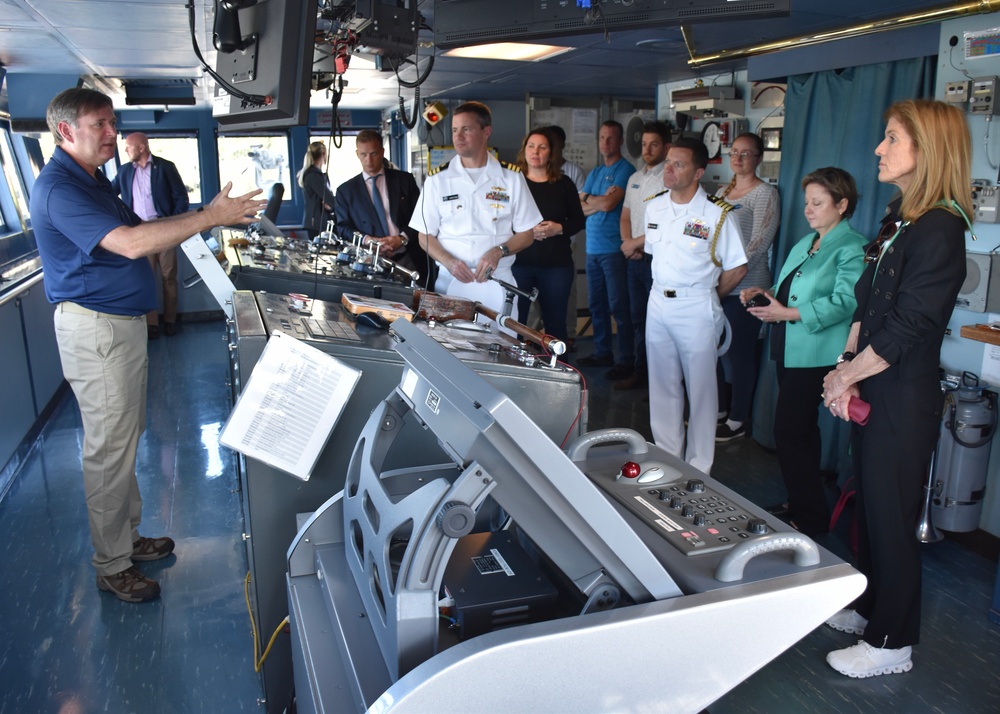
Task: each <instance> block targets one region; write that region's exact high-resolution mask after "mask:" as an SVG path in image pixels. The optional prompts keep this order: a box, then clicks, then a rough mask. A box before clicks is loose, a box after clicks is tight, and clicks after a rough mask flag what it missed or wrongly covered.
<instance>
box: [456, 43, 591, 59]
mask: <svg viewBox="0 0 1000 714" xmlns="http://www.w3.org/2000/svg"><path fill="white" fill-rule="evenodd" d="M572 49H573V48H572V47H560V46H558V45H534V44H525V43H522V42H495V43H493V44H489V45H474V46H472V47H456V48H455V49H453V50H448V51H447V52H445V53H444V56H445V57H465V58H471V59H494V60H516V61H521V62H541V61H542V60H545V59H549V58H550V57H556V56H557V55H561V54H563V53H564V52H569V51H570V50H572Z"/></svg>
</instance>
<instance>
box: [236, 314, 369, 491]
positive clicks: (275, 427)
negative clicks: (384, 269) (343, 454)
mask: <svg viewBox="0 0 1000 714" xmlns="http://www.w3.org/2000/svg"><path fill="white" fill-rule="evenodd" d="M359 379H361V371H360V370H357V369H354V368H353V367H350V366H348V365H346V364H344V363H343V362H341V361H340V360H338V359H337V358H335V357H332V356H331V355H328V354H326V353H325V352H322V351H320V350H318V349H316V348H315V347H311V346H310V345H307V344H304V343H302V342H300V341H298V340H296V339H295V338H293V337H288V336H287V335H284V334H282V333H280V332H276V333H275V334H274V335H273V337H272V338H271V339H270V340H268V343H267V346H266V347H265V348H264V352H263V354H262V355H261V357H260V361H259V362H258V363H257V365H256V366H255V367H254V370H253V374H251V375H250V380H249V382H248V383H247V385H246V387H245V388H244V390H243V393H242V394H240V397H239V399H238V400H237V402H236V406H235V407H234V408H233V411H232V413H231V414H230V415H229V420H228V421H227V422H226V425H225V427H223V429H222V434H221V435H220V436H219V442H220V443H221V444H222V445H223V446H227V447H229V448H230V449H233V450H234V451H238V452H240V453H241V454H243V455H244V456H247V457H249V458H252V459H256V460H257V461H261V462H263V463H265V464H267V465H268V466H272V467H273V468H276V469H280V470H282V471H285V472H287V473H290V474H292V475H293V476H295V477H297V478H300V479H302V480H303V481H308V480H309V476H310V475H311V474H312V470H313V468H314V467H315V466H316V462H317V461H318V460H319V456H320V454H321V453H322V451H323V447H324V446H326V442H327V440H328V439H329V438H330V434H331V433H333V429H334V427H335V426H336V425H337V420H338V419H340V415H341V414H342V413H343V411H344V407H346V406H347V401H348V400H349V399H350V397H351V394H352V393H353V392H354V388H355V387H356V386H357V384H358V380H359Z"/></svg>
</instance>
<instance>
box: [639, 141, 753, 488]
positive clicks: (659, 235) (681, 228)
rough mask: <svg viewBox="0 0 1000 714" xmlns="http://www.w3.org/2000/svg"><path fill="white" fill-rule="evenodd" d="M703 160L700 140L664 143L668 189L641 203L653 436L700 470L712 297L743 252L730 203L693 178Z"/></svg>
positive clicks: (708, 414) (711, 373) (715, 326)
mask: <svg viewBox="0 0 1000 714" xmlns="http://www.w3.org/2000/svg"><path fill="white" fill-rule="evenodd" d="M706 166H708V149H706V148H705V145H704V144H703V143H702V142H700V141H698V140H697V139H689V138H682V139H678V140H677V141H675V142H674V143H673V144H672V145H671V147H670V150H669V151H668V152H667V159H666V162H665V163H664V166H663V185H664V186H666V187H667V189H668V192H666V193H664V194H662V195H660V196H657V197H656V198H654V199H652V200H651V201H649V202H647V204H646V227H645V236H646V238H645V251H646V252H647V253H649V254H651V255H652V256H653V264H652V272H653V289H652V290H651V291H650V295H649V311H648V314H647V316H646V348H647V350H648V351H649V364H650V365H651V369H650V370H649V424H650V429H651V430H652V432H653V441H654V442H656V444H657V446H660V447H662V448H663V449H665V450H666V451H669V452H670V453H672V454H674V455H675V456H678V457H680V458H683V459H684V460H685V461H687V462H688V463H689V464H691V465H692V466H694V467H695V468H696V469H699V470H700V471H703V472H704V473H706V474H708V473H709V472H710V471H711V470H712V462H713V461H714V459H715V421H716V411H717V408H718V384H717V382H716V377H715V363H716V358H717V355H716V348H717V345H718V342H719V338H720V337H721V335H722V330H723V326H724V324H725V318H724V316H723V313H722V304H721V302H720V298H721V297H722V296H724V295H725V294H726V293H728V292H729V291H730V290H732V289H733V287H735V286H736V284H737V283H739V282H740V280H741V279H742V278H743V276H744V275H745V274H746V272H747V267H746V263H747V258H746V253H745V252H744V251H743V241H742V239H741V237H740V230H739V226H738V224H737V223H736V221H735V220H732V219H731V218H730V217H729V215H728V213H729V209H730V206H729V205H728V204H726V203H725V202H724V201H721V199H716V198H715V197H714V196H709V195H708V194H707V193H705V189H703V188H702V187H701V185H700V184H699V183H698V181H700V180H701V177H702V176H703V175H704V174H705V167H706ZM682 382H683V386H682ZM685 387H686V388H687V401H688V404H689V409H690V413H689V416H688V428H687V446H686V448H685V443H684V440H685V433H684V389H685Z"/></svg>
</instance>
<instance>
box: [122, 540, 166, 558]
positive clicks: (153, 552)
mask: <svg viewBox="0 0 1000 714" xmlns="http://www.w3.org/2000/svg"><path fill="white" fill-rule="evenodd" d="M173 552H174V541H173V539H172V538H167V537H166V536H162V537H160V538H146V537H144V536H139V540H137V541H136V542H135V543H133V544H132V560H159V559H160V558H166V557H167V556H168V555H170V554H171V553H173Z"/></svg>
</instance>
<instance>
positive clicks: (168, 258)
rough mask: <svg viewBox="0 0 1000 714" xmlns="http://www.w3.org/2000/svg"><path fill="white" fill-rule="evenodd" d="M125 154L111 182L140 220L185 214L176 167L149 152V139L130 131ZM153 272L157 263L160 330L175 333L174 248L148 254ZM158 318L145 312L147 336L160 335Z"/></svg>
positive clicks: (184, 197) (185, 202) (184, 198)
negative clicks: (160, 291) (160, 279)
mask: <svg viewBox="0 0 1000 714" xmlns="http://www.w3.org/2000/svg"><path fill="white" fill-rule="evenodd" d="M125 153H126V154H127V155H128V158H129V159H130V161H129V162H128V163H126V164H124V165H122V167H121V169H119V171H118V175H117V176H116V177H115V180H114V181H113V182H112V183H113V185H114V188H115V191H117V192H118V193H119V194H121V197H122V201H123V202H124V203H125V204H126V205H127V206H129V207H130V208H131V209H132V210H133V211H135V212H136V213H137V214H138V215H139V217H140V218H141V219H142V220H144V221H151V220H153V219H154V218H163V217H165V216H176V215H179V214H181V213H187V210H188V192H187V187H186V186H185V185H184V181H183V180H182V179H181V175H180V173H179V172H178V171H177V167H176V166H175V165H174V164H173V163H172V162H170V161H167V160H166V159H161V158H160V157H159V156H153V155H152V154H151V153H149V138H148V137H147V136H146V135H145V134H143V133H141V132H137V131H136V132H132V133H131V134H129V135H128V136H127V137H126V138H125ZM149 262H150V264H151V265H152V266H153V274H154V275H155V274H156V268H157V266H159V268H160V275H161V276H162V277H163V323H164V324H163V330H164V332H166V333H167V335H168V336H170V335H174V334H176V333H177V249H176V248H168V249H167V250H165V251H163V252H162V253H154V254H153V255H151V256H149ZM159 322H160V318H159V315H158V314H157V312H156V310H152V311H150V312H149V314H147V315H146V330H147V333H148V335H149V339H151V340H155V339H156V338H157V337H159V336H160V327H159Z"/></svg>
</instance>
